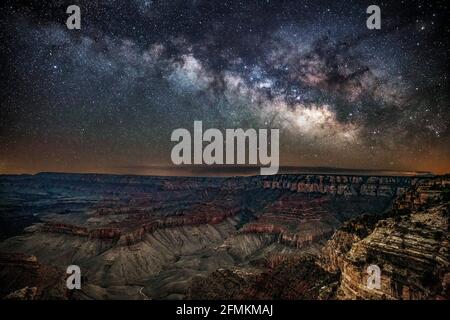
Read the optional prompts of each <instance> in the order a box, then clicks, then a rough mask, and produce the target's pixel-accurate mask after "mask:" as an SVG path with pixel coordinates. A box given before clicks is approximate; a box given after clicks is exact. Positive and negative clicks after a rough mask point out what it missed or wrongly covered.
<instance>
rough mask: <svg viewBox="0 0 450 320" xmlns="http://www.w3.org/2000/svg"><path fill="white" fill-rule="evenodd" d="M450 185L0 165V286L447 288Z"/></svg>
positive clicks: (314, 293) (94, 292)
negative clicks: (75, 281)
mask: <svg viewBox="0 0 450 320" xmlns="http://www.w3.org/2000/svg"><path fill="white" fill-rule="evenodd" d="M449 190H450V177H449V176H436V177H392V176H358V175H319V174H313V175H304V174H302V175H301V174H289V175H275V176H255V177H232V178H211V177H204V178H201V177H147V176H116V175H96V174H62V173H60V174H57V173H41V174H36V175H18V176H13V175H12V176H6V175H5V176H0V298H2V299H449V289H448V288H449V283H450V271H449V257H448V250H449V246H450V244H449V232H448V225H449V223H448V220H449V205H450V197H449V194H450V191H449ZM70 265H77V266H79V267H80V270H81V274H82V285H81V289H79V290H69V289H67V287H66V278H67V276H68V274H67V273H66V269H67V267H68V266H70ZM373 265H376V266H377V267H379V269H380V271H381V272H380V285H379V286H377V287H375V288H373V287H370V286H368V279H369V277H371V276H373V274H370V273H368V272H367V269H368V267H369V266H373Z"/></svg>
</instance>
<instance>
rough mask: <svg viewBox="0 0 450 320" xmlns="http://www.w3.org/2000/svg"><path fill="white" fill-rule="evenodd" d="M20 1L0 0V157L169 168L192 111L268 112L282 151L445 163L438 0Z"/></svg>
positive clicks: (328, 160)
mask: <svg viewBox="0 0 450 320" xmlns="http://www.w3.org/2000/svg"><path fill="white" fill-rule="evenodd" d="M19 3H21V2H19V1H6V2H5V1H2V4H1V5H0V6H2V8H1V13H0V15H1V24H0V27H1V30H0V39H1V47H0V55H1V57H2V59H1V61H2V62H1V65H2V70H3V71H2V81H1V89H0V95H1V109H0V123H1V126H0V173H34V172H39V171H65V172H99V173H106V172H110V173H133V174H159V173H161V174H170V173H171V170H166V171H165V170H163V169H161V168H165V167H167V166H171V165H172V164H171V160H170V151H171V149H172V147H173V146H174V144H175V143H174V142H171V141H170V135H171V132H172V131H173V130H174V129H176V128H180V127H183V128H187V129H189V130H192V128H193V122H194V120H202V121H203V127H204V128H205V129H206V128H210V127H215V128H219V129H224V128H243V129H247V128H255V129H258V128H279V129H280V143H281V146H280V161H281V164H282V165H284V166H306V167H316V166H320V167H335V168H352V169H373V170H382V169H383V170H396V171H431V172H435V173H442V172H450V127H449V126H450V106H449V101H450V100H449V92H450V90H449V89H450V85H449V79H448V72H447V70H446V68H447V67H448V65H449V55H450V46H449V41H448V40H449V38H450V29H449V26H448V23H447V22H448V20H449V14H448V11H449V10H448V6H449V5H448V4H446V3H445V1H389V2H386V1H379V0H370V1H318V0H311V1H301V0H296V1H275V0H259V1H250V0H249V1H244V0H242V1H225V0H205V1H203V0H195V1H194V0H165V1H152V0H127V1H125V0H123V1H116V0H104V1H94V0H87V1H80V0H72V1H56V0H55V1H43V0H39V1H29V2H28V3H29V4H28V5H24V4H19ZM71 4H76V5H79V6H80V8H81V30H68V29H67V27H66V24H65V22H66V19H67V17H68V16H69V15H68V14H66V8H67V6H68V5H71ZM371 4H376V5H378V6H380V8H381V17H382V22H381V30H369V29H367V27H366V19H367V17H368V14H367V13H366V8H367V7H368V6H369V5H371ZM216 170H220V168H216Z"/></svg>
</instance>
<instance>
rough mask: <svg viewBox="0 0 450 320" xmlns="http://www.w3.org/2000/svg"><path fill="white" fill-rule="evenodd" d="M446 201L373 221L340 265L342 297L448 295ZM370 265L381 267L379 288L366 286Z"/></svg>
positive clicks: (407, 297)
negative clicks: (367, 231) (428, 207)
mask: <svg viewBox="0 0 450 320" xmlns="http://www.w3.org/2000/svg"><path fill="white" fill-rule="evenodd" d="M448 210H449V206H448V205H439V206H436V207H432V208H430V209H427V210H426V211H424V212H420V213H413V214H411V215H407V216H400V217H398V218H388V219H385V220H382V221H380V222H378V223H377V225H376V227H375V229H374V231H373V232H372V233H371V234H370V235H369V236H367V237H366V238H364V239H363V240H361V241H358V242H356V243H355V244H354V245H353V246H352V248H351V249H350V251H349V252H348V254H347V255H346V256H345V259H344V261H343V264H342V269H341V270H342V282H341V287H340V290H339V297H340V298H343V299H439V298H444V297H445V298H449V297H448V288H447V287H448V285H449V284H448V283H446V282H447V281H448V280H447V279H448V274H449V272H450V269H449V260H448V251H449V248H450V245H449V239H448ZM370 264H375V265H378V266H379V267H380V269H381V288H380V289H368V287H367V278H368V274H367V273H366V272H365V270H366V268H367V266H368V265H370Z"/></svg>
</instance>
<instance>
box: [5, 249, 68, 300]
mask: <svg viewBox="0 0 450 320" xmlns="http://www.w3.org/2000/svg"><path fill="white" fill-rule="evenodd" d="M69 296H70V293H69V292H68V291H67V290H66V287H65V275H64V273H63V272H62V271H61V270H58V269H57V268H54V267H49V266H45V265H43V264H41V263H39V262H38V260H37V258H36V257H35V256H32V255H31V256H27V255H25V254H21V253H1V254H0V298H2V299H11V300H37V299H67V298H69Z"/></svg>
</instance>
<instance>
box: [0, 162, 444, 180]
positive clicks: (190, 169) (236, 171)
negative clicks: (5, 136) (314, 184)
mask: <svg viewBox="0 0 450 320" xmlns="http://www.w3.org/2000/svg"><path fill="white" fill-rule="evenodd" d="M116 169H132V170H130V171H131V172H118V171H117V170H114V169H113V168H111V170H108V171H102V170H99V171H53V170H52V171H45V170H44V171H37V172H34V173H30V172H23V173H0V176H20V175H30V176H34V175H39V174H95V175H118V176H155V177H236V176H237V177H239V176H243V177H245V176H260V175H259V174H258V173H257V172H259V169H260V168H259V167H256V166H227V165H223V166H214V165H212V166H195V165H187V166H186V165H185V166H156V165H155V166H134V167H117V168H116ZM137 169H139V170H147V171H155V172H152V173H151V172H148V173H145V172H142V173H133V172H132V171H134V170H137ZM127 171H128V170H127ZM157 171H160V173H158V172H157ZM161 171H168V172H165V173H164V174H161V173H162V172H161ZM283 174H330V175H337V174H344V175H378V176H440V175H448V174H450V173H442V174H437V173H433V172H431V171H411V170H388V169H350V168H341V167H326V166H318V167H301V166H280V170H279V172H278V173H277V174H276V175H283ZM276 175H274V176H276Z"/></svg>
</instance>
